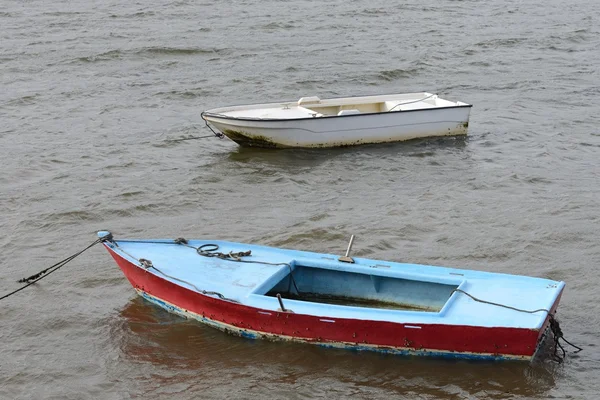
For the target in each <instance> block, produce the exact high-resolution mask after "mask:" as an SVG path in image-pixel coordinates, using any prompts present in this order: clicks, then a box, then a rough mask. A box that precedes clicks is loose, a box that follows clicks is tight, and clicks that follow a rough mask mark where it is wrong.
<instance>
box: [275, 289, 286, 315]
mask: <svg viewBox="0 0 600 400" xmlns="http://www.w3.org/2000/svg"><path fill="white" fill-rule="evenodd" d="M277 300H278V301H279V307H281V311H283V312H286V311H287V310H286V309H285V307H284V306H283V300H281V295H280V294H279V293H277Z"/></svg>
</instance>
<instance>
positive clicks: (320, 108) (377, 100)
mask: <svg viewBox="0 0 600 400" xmlns="http://www.w3.org/2000/svg"><path fill="white" fill-rule="evenodd" d="M387 97H389V96H385V97H383V98H382V97H379V96H375V97H370V98H369V97H362V98H352V97H350V98H346V99H335V100H321V99H319V98H318V97H316V96H314V97H302V98H301V99H300V100H298V104H297V105H298V107H299V108H305V109H307V110H309V111H310V112H313V113H317V115H316V116H317V117H319V116H333V115H338V116H341V115H353V114H367V113H385V112H391V111H408V110H416V109H427V108H438V107H450V106H456V105H459V103H457V102H451V101H448V100H444V99H440V98H439V97H438V96H437V95H435V94H430V93H423V94H418V96H413V97H412V98H395V99H389V98H387Z"/></svg>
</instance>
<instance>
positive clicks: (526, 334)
mask: <svg viewBox="0 0 600 400" xmlns="http://www.w3.org/2000/svg"><path fill="white" fill-rule="evenodd" d="M108 250H109V252H110V254H111V255H112V256H113V258H114V259H115V261H116V262H117V264H118V265H119V267H120V268H121V270H122V271H123V273H124V274H125V276H126V277H127V279H128V280H129V282H130V283H131V284H132V286H133V287H134V288H135V289H136V290H137V291H138V293H140V294H141V295H142V296H144V297H145V298H147V299H148V300H150V301H153V302H154V303H156V304H158V305H160V306H162V307H164V308H166V309H168V310H169V311H172V312H175V313H177V314H181V315H184V316H187V317H192V318H196V319H198V320H199V321H201V322H204V323H207V324H209V325H212V326H215V327H217V328H219V329H222V330H226V331H231V333H236V334H239V335H242V336H247V337H253V338H259V337H261V338H266V339H283V340H295V341H303V342H312V343H316V344H321V345H326V346H333V347H352V348H356V349H371V350H378V351H389V352H394V353H418V354H427V355H442V356H453V357H461V358H462V357H466V358H495V359H496V358H497V359H504V358H508V359H515V358H516V359H529V358H531V357H532V356H533V355H534V353H535V351H536V349H537V347H538V344H539V343H538V340H539V339H540V338H542V334H543V333H544V329H543V330H541V331H540V330H532V329H523V328H506V327H491V328H490V327H477V326H464V325H441V324H422V325H420V324H414V323H413V324H400V323H394V322H386V321H368V320H355V319H348V318H330V317H327V316H321V317H316V316H312V315H303V314H294V313H289V312H280V311H271V310H263V309H258V308H254V307H249V306H245V305H242V304H239V303H234V302H230V301H225V300H221V299H218V298H214V297H211V296H206V295H203V294H200V293H198V292H195V291H193V290H190V289H187V288H184V287H181V286H179V285H177V284H174V283H172V282H170V281H168V280H166V279H163V278H161V277H160V276H158V275H155V274H153V273H151V272H149V271H147V270H145V269H144V268H142V267H139V266H137V265H134V264H132V263H131V262H129V261H127V260H125V259H123V258H122V257H120V256H119V255H117V254H115V253H114V252H113V251H112V250H111V249H110V248H108ZM557 304H558V299H557V301H556V302H555V305H554V307H553V308H556V305H557Z"/></svg>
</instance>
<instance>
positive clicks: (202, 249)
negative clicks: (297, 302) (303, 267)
mask: <svg viewBox="0 0 600 400" xmlns="http://www.w3.org/2000/svg"><path fill="white" fill-rule="evenodd" d="M174 242H175V243H176V244H180V245H182V246H186V247H189V248H191V249H195V250H196V252H197V253H198V255H201V256H203V257H217V258H219V259H221V260H226V261H234V262H241V263H247V264H264V265H273V266H278V265H281V266H284V265H285V266H287V267H288V268H289V269H290V281H291V283H292V284H293V285H294V289H296V293H298V295H301V294H302V292H300V290H299V289H298V285H297V284H296V280H295V279H294V275H292V272H293V270H292V265H291V264H290V263H286V262H283V263H270V262H266V261H254V260H242V257H248V256H250V255H252V251H251V250H247V251H239V252H237V253H234V252H232V251H230V252H229V253H221V252H218V251H217V250H219V245H218V244H213V243H206V244H203V245H201V246H198V247H194V246H191V245H190V244H189V242H188V241H187V240H186V239H185V238H177V239H175V240H174Z"/></svg>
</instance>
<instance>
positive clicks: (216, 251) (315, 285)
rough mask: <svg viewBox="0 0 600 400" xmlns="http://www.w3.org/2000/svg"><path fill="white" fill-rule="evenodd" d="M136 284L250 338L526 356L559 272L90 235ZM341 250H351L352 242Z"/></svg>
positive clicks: (551, 307) (167, 304)
mask: <svg viewBox="0 0 600 400" xmlns="http://www.w3.org/2000/svg"><path fill="white" fill-rule="evenodd" d="M98 235H99V237H100V238H102V239H103V244H104V246H105V247H106V249H107V250H108V251H109V253H110V254H111V256H112V257H113V258H114V259H115V261H116V262H117V264H118V266H119V267H120V268H121V270H122V271H123V273H124V274H125V276H126V277H127V279H128V280H129V282H130V283H131V285H132V286H133V287H134V289H135V290H136V292H137V293H138V294H139V295H141V296H142V297H143V298H144V299H146V300H148V301H150V302H152V303H154V304H156V305H158V306H160V307H162V308H164V309H166V310H168V311H170V312H173V313H175V314H178V315H181V316H183V317H187V318H192V319H195V320H198V321H200V322H202V323H205V324H207V325H210V326H212V327H215V328H218V329H220V330H222V331H225V332H227V333H231V334H236V335H239V336H242V337H246V338H252V339H269V340H282V341H295V342H305V343H313V344H318V345H321V346H327V347H337V348H346V349H355V350H372V351H379V352H385V353H394V354H405V355H423V356H437V357H451V358H467V359H492V360H507V359H517V360H530V359H532V358H533V357H534V356H535V355H536V353H537V352H538V350H539V349H540V347H541V344H542V342H543V341H544V338H545V337H546V336H548V334H549V333H550V329H549V327H550V325H551V322H552V321H553V316H554V314H555V312H556V309H557V307H558V304H559V301H560V297H561V294H562V292H563V289H564V286H565V284H564V282H558V281H553V280H548V279H541V278H534V277H527V276H517V275H507V274H500V273H491V272H481V271H473V270H465V269H453V268H444V267H435V266H428V265H417V264H405V263H398V262H389V261H378V260H370V259H365V258H351V257H349V256H348V253H347V254H346V256H342V257H339V256H335V255H331V254H319V253H313V252H307V251H296V250H287V249H280V248H272V247H266V246H259V245H249V244H241V243H234V242H226V241H207V240H189V241H188V240H185V239H182V238H179V239H175V240H172V239H168V240H116V239H115V238H114V237H113V235H112V234H111V233H110V232H107V231H102V232H99V233H98ZM349 249H350V248H349Z"/></svg>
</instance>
